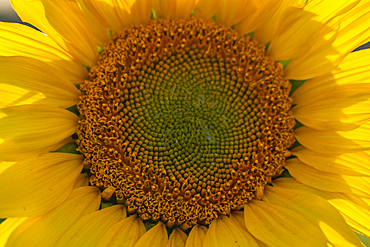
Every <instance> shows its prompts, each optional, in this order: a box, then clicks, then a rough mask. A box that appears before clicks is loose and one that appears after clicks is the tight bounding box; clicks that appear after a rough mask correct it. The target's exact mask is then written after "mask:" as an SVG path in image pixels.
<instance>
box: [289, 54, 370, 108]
mask: <svg viewBox="0 0 370 247" xmlns="http://www.w3.org/2000/svg"><path fill="white" fill-rule="evenodd" d="M369 56H370V50H369V49H365V50H360V51H356V52H353V53H350V54H348V56H346V57H345V58H344V60H343V61H342V62H341V63H340V64H339V65H338V68H336V69H334V70H332V71H331V72H330V73H327V74H325V75H322V76H319V77H317V78H314V79H312V80H309V81H306V82H305V83H303V84H302V85H301V86H300V87H299V88H298V89H297V90H295V91H294V92H293V94H292V96H291V97H292V98H293V100H294V104H296V105H300V104H309V103H312V102H314V101H315V100H316V97H318V96H319V97H320V96H321V95H326V94H327V93H331V92H333V91H336V90H338V89H341V88H346V89H348V90H347V91H349V92H347V93H345V92H343V94H345V95H347V96H350V95H356V94H357V93H358V92H356V90H357V89H360V87H361V86H362V89H363V90H366V89H368V88H369V81H368V78H369V76H370V64H369V62H368V57H369ZM351 88H355V90H350V89H351ZM367 91H369V90H367ZM367 91H366V92H367Z"/></svg>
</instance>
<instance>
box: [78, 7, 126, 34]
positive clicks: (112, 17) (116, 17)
mask: <svg viewBox="0 0 370 247" xmlns="http://www.w3.org/2000/svg"><path fill="white" fill-rule="evenodd" d="M79 2H81V3H83V4H84V5H85V6H86V8H87V10H88V12H90V13H91V14H92V15H93V16H94V18H95V19H96V20H98V21H99V22H100V23H101V24H102V25H104V26H105V27H106V28H109V29H112V30H113V31H121V30H122V29H123V28H124V27H127V26H128V25H131V24H132V23H131V22H130V19H129V13H128V12H127V8H126V7H125V4H124V1H122V3H121V4H119V2H121V1H116V0H101V1H92V0H79Z"/></svg>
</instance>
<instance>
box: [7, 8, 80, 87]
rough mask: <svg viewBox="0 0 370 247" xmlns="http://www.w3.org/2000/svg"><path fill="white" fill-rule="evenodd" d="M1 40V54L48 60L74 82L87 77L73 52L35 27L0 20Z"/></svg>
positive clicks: (77, 82)
mask: <svg viewBox="0 0 370 247" xmlns="http://www.w3.org/2000/svg"><path fill="white" fill-rule="evenodd" d="M34 2H36V1H34ZM34 15H35V16H36V15H37V14H36V13H34ZM0 42H1V46H0V55H1V56H25V57H30V58H34V59H37V60H41V61H44V62H47V63H49V64H51V65H52V66H54V67H55V68H57V69H58V70H60V73H62V74H63V75H65V76H66V77H68V79H69V80H71V81H72V82H73V83H74V84H80V83H81V82H83V80H84V79H86V77H87V71H86V69H85V68H84V67H83V66H82V64H80V63H79V62H76V61H75V60H74V58H73V57H72V55H71V54H69V53H68V52H65V51H64V50H63V49H62V48H60V47H59V46H58V44H57V43H55V42H54V41H53V40H52V39H51V38H50V37H49V36H46V35H44V34H42V33H41V32H39V31H37V30H35V29H33V28H30V27H27V26H24V25H21V24H18V23H5V22H0Z"/></svg>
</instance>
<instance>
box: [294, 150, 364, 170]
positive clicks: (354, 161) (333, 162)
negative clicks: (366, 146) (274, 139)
mask: <svg viewBox="0 0 370 247" xmlns="http://www.w3.org/2000/svg"><path fill="white" fill-rule="evenodd" d="M291 152H292V154H293V155H294V156H297V157H298V159H299V160H300V161H302V162H303V163H305V164H307V165H309V166H312V167H313V168H315V169H317V170H320V171H324V172H332V173H337V174H342V175H347V176H364V175H366V176H370V168H369V159H370V154H369V152H358V153H344V154H322V153H316V152H313V151H311V150H309V149H307V148H305V147H302V146H299V147H296V148H294V149H292V150H291Z"/></svg>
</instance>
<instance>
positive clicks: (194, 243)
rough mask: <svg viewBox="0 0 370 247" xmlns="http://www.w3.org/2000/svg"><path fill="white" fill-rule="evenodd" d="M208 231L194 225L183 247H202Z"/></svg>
mask: <svg viewBox="0 0 370 247" xmlns="http://www.w3.org/2000/svg"><path fill="white" fill-rule="evenodd" d="M207 231H208V229H207V228H206V227H205V226H201V225H198V224H197V225H195V226H194V227H193V228H192V229H191V231H190V233H189V236H188V239H187V240H186V245H185V247H198V246H202V245H203V240H204V237H205V235H206V233H207Z"/></svg>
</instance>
